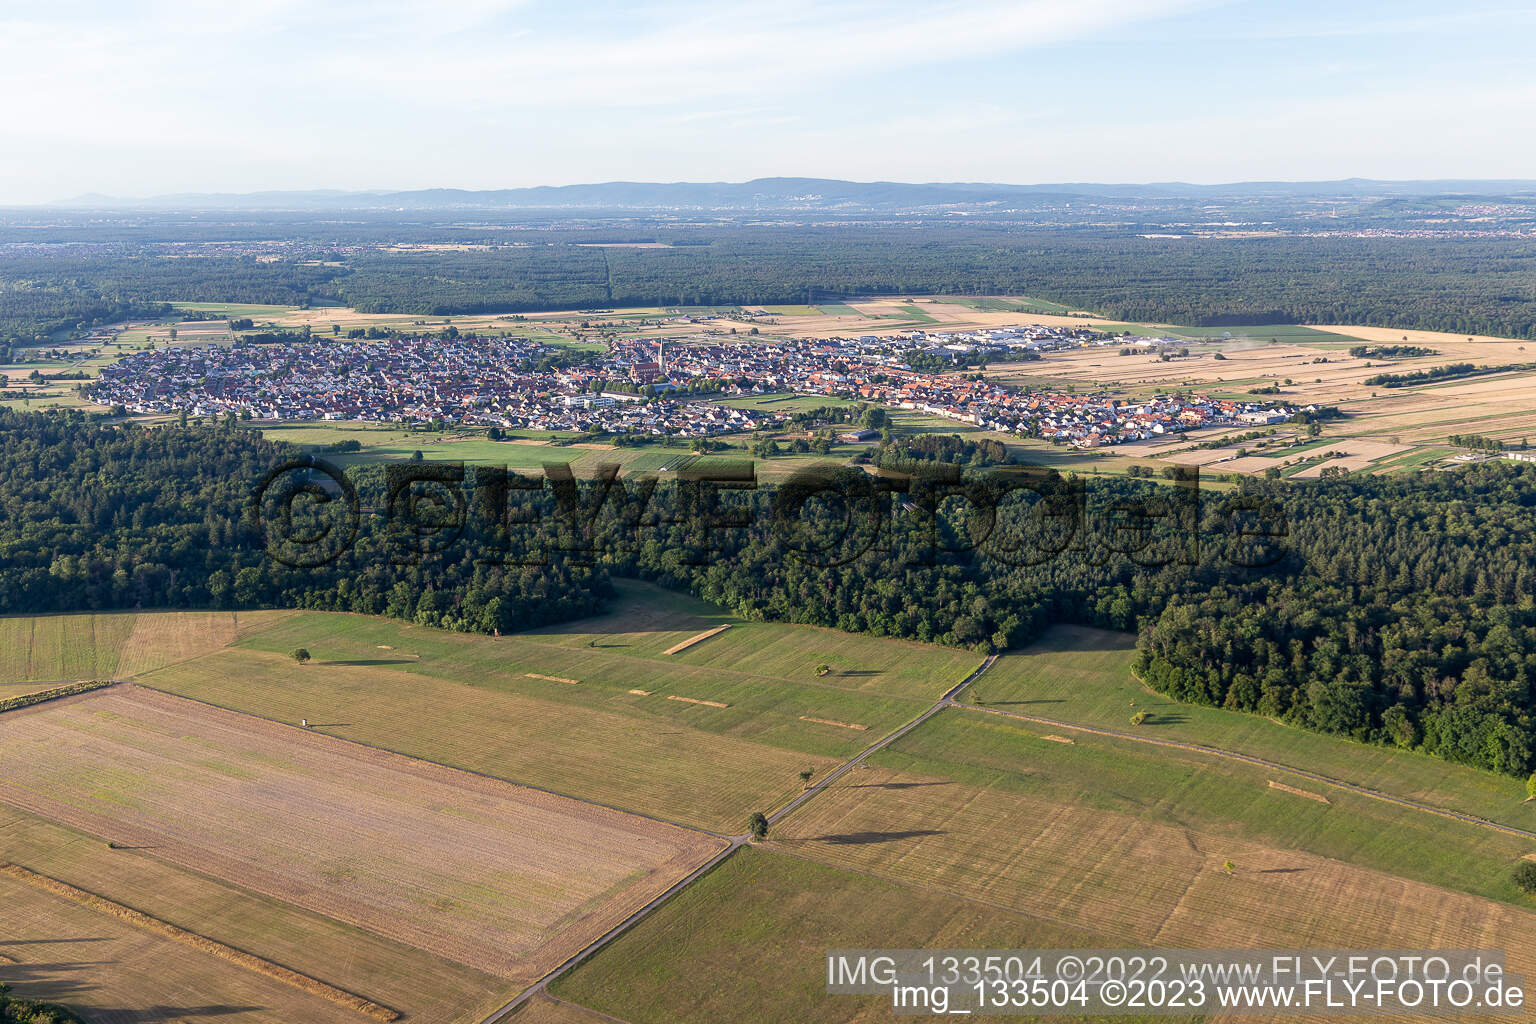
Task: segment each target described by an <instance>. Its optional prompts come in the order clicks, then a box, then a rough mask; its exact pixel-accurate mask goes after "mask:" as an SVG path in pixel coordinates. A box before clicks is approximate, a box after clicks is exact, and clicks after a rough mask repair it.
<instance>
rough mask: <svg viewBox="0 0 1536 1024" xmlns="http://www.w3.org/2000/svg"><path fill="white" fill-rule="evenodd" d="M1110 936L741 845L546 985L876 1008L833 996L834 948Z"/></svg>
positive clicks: (653, 1011) (661, 1012) (870, 1013)
mask: <svg viewBox="0 0 1536 1024" xmlns="http://www.w3.org/2000/svg"><path fill="white" fill-rule="evenodd" d="M1113 944H1114V943H1113V942H1111V941H1109V939H1108V938H1107V937H1106V936H1105V935H1099V934H1094V933H1090V932H1084V931H1080V930H1077V929H1073V928H1068V927H1064V926H1062V925H1058V924H1054V923H1051V922H1046V921H1042V920H1040V919H1039V918H1032V917H1028V916H1025V915H1021V914H1017V913H1013V912H1010V911H1009V910H1007V909H1005V908H1002V907H999V906H997V905H996V904H994V903H991V902H989V901H986V900H983V899H968V898H964V897H953V896H950V895H947V894H942V893H936V892H934V891H932V890H931V889H926V888H912V887H909V886H905V885H900V884H896V883H893V882H891V881H888V880H885V879H880V878H873V877H870V876H869V875H867V874H860V873H858V872H854V871H849V870H844V869H839V868H836V867H832V866H829V865H825V864H819V863H814V862H812V861H809V860H806V859H803V858H800V857H793V856H787V855H785V854H783V853H778V852H772V851H770V850H764V849H759V848H752V847H748V848H746V849H743V850H741V851H739V852H737V853H735V854H733V855H732V856H731V857H730V859H728V860H727V861H725V863H723V864H721V865H720V866H719V867H717V868H715V869H714V870H713V871H711V872H710V873H709V874H708V875H705V876H704V877H703V878H702V879H700V880H699V881H697V882H695V883H694V884H693V885H691V886H689V887H688V888H687V889H685V890H684V891H683V892H681V893H679V894H678V895H677V896H675V897H673V898H672V899H671V900H668V901H667V903H666V904H664V905H663V906H662V907H661V908H660V909H658V910H657V911H656V912H655V913H653V914H651V915H650V916H649V917H647V918H646V919H645V920H644V921H642V922H641V923H640V924H639V925H637V926H636V927H635V928H633V929H632V930H630V931H629V932H627V933H625V934H624V935H622V936H620V937H619V938H618V939H616V940H615V941H614V942H613V943H612V944H611V945H610V946H608V947H607V948H605V949H603V950H602V951H601V952H599V953H598V954H597V955H596V956H595V957H593V958H592V959H591V960H589V961H587V962H586V963H584V964H582V965H581V966H579V967H577V968H576V969H575V970H574V971H572V972H571V973H570V974H569V975H567V976H565V977H563V978H561V979H559V980H558V981H557V982H556V983H555V984H554V985H553V986H552V988H553V991H554V993H555V995H557V996H559V997H561V998H562V999H568V1000H571V1001H573V1002H576V1003H578V1004H581V1005H582V1006H588V1007H592V1008H593V1009H596V1010H599V1011H602V1012H604V1013H609V1014H613V1015H615V1016H622V1018H623V1019H624V1020H627V1021H629V1022H631V1024H653V1022H654V1024H672V1022H675V1021H680V1020H701V1021H703V1020H707V1021H718V1022H721V1024H733V1022H742V1024H747V1022H752V1024H756V1022H777V1021H783V1022H800V1021H826V1022H835V1021H871V1020H884V1019H886V1018H887V1017H888V1015H889V1014H890V1001H889V999H888V998H883V997H878V996H828V995H827V993H826V968H825V966H824V963H825V959H824V958H825V956H826V953H827V950H828V949H859V948H908V949H919V948H946V947H947V948H969V949H1028V948H1052V947H1055V948H1068V949H1071V948H1079V949H1080V948H1092V947H1095V946H1097V947H1101V948H1102V947H1105V946H1112V945H1113ZM513 1019H514V1020H520V1019H521V1018H513ZM532 1019H533V1020H535V1021H538V1020H540V1019H541V1018H537V1017H535V1018H532ZM1123 1019H1125V1020H1127V1021H1130V1020H1132V1019H1133V1018H1123ZM1164 1019H1165V1020H1166V1019H1168V1018H1164Z"/></svg>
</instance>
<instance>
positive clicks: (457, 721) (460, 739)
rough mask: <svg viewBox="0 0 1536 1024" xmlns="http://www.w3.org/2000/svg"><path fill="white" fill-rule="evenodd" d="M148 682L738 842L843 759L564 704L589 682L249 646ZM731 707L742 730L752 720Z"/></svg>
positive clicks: (610, 704)
mask: <svg viewBox="0 0 1536 1024" xmlns="http://www.w3.org/2000/svg"><path fill="white" fill-rule="evenodd" d="M543 674H546V675H554V674H556V673H553V672H548V673H543ZM568 678H579V677H575V676H571V677H568ZM144 682H145V684H146V685H149V686H154V687H156V688H159V689H163V690H166V691H168V692H173V693H180V694H184V695H186V696H190V697H194V698H196V699H198V700H205V701H209V702H211V703H214V704H218V705H220V706H223V707H229V708H234V709H237V710H240V711H244V712H247V713H250V714H254V715H260V716H262V717H266V718H271V719H274V720H277V721H282V722H290V723H292V722H298V721H299V720H300V719H301V718H309V719H310V720H311V721H312V722H315V723H317V724H316V725H315V726H314V728H315V729H316V730H317V731H321V732H325V733H329V734H333V735H336V736H342V737H346V738H347V739H352V740H356V741H359V742H362V743H367V744H370V745H374V746H379V747H383V748H386V749H389V750H395V751H399V752H400V753H403V754H407V755H410V756H412V757H420V758H425V759H428V760H432V761H437V762H440V763H443V764H447V765H452V766H454V767H457V768H463V769H467V770H469V771H474V772H480V773H483V774H485V775H490V776H494V777H496V778H501V779H508V780H511V781H514V782H519V783H523V784H525V785H530V786H537V787H539V788H541V789H547V790H550V791H552V792H557V793H563V794H567V795H569V796H576V797H580V798H583V799H587V800H593V801H596V802H598V803H602V804H607V805H610V806H617V807H624V808H626V809H628V810H634V811H638V812H640V813H643V814H648V815H652V816H655V817H658V818H662V819H665V820H669V821H677V822H681V823H684V824H688V825H694V826H697V827H701V828H708V829H713V830H715V831H720V832H729V833H734V832H736V831H737V830H739V829H740V828H741V826H742V819H743V815H744V814H746V813H750V810H751V809H753V808H762V807H769V808H771V807H774V806H777V805H778V804H781V803H783V802H784V801H786V800H788V799H789V798H790V797H792V796H793V795H794V794H795V793H798V792H799V791H800V788H801V786H800V782H799V779H798V778H797V775H798V773H799V772H800V771H801V770H803V769H806V768H810V769H813V770H815V771H817V772H818V773H819V772H823V771H825V770H827V769H829V768H831V767H832V766H833V765H834V764H835V763H836V762H837V758H836V757H833V756H828V755H815V754H807V753H803V752H797V751H794V750H789V749H784V748H781V747H777V746H772V745H769V744H767V743H763V742H755V741H753V740H749V739H743V738H739V737H737V736H734V735H729V734H721V733H719V732H714V731H711V730H710V729H709V728H706V726H710V725H712V724H713V723H712V722H711V719H712V718H718V716H719V715H720V713H721V712H720V710H719V709H716V708H710V707H706V706H700V705H692V704H686V703H682V702H677V701H669V700H667V699H666V698H665V696H663V695H662V694H659V693H652V694H649V695H644V696H642V695H635V694H629V693H627V692H624V691H620V692H618V693H614V694H613V695H612V696H611V698H610V699H609V700H607V701H606V702H605V703H606V705H607V706H603V705H602V704H596V705H594V706H582V705H580V704H578V703H574V702H573V701H562V700H560V699H557V698H558V696H559V695H560V693H561V692H564V693H574V694H580V693H582V692H583V691H586V690H587V689H589V687H588V685H587V684H586V683H585V682H583V683H581V684H580V685H577V686H570V685H567V684H565V683H559V682H551V681H547V680H541V679H529V678H526V677H519V678H518V680H517V681H516V682H513V683H508V684H501V685H498V684H494V683H487V684H471V683H465V682H459V681H456V680H451V679H443V678H440V677H436V676H430V675H426V674H423V673H406V672H398V671H390V670H387V669H378V668H370V667H367V666H347V665H313V664H312V665H308V666H304V667H303V668H300V667H298V666H295V665H294V664H293V662H292V661H291V660H289V659H287V658H286V657H285V656H283V655H274V654H266V653H262V652H257V651H239V650H236V651H226V652H222V653H220V654H217V655H212V656H210V657H208V658H205V659H202V660H199V661H197V662H188V663H184V664H181V665H176V666H173V667H170V668H167V669H164V670H162V671H160V672H156V673H154V674H153V675H152V676H150V677H148V678H147V679H145V680H144ZM632 688H633V689H639V690H643V689H645V688H644V687H640V686H636V687H632ZM535 693H537V694H539V696H534V694H535ZM732 711H735V715H736V720H737V721H740V720H741V718H742V717H743V713H742V712H741V711H740V710H737V709H726V713H731V712H732ZM321 716H323V717H321ZM785 724H786V725H788V724H789V723H788V721H786V722H785ZM794 724H796V725H799V726H800V730H801V731H802V732H804V733H806V734H807V736H811V731H812V730H817V731H818V732H819V733H837V734H839V735H838V737H837V738H838V739H840V740H843V743H844V744H845V745H846V744H848V743H849V741H847V740H845V739H843V734H844V732H845V731H844V730H834V729H830V728H827V727H820V726H815V725H813V724H808V723H801V722H796V723H794ZM811 738H815V737H814V736H812V737H811ZM839 749H840V750H841V749H846V746H840V748H839Z"/></svg>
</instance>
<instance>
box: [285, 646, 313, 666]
mask: <svg viewBox="0 0 1536 1024" xmlns="http://www.w3.org/2000/svg"><path fill="white" fill-rule="evenodd" d="M289 657H291V658H292V659H293V660H294V661H296V662H298V663H299V664H300V665H304V664H307V663H308V662H309V652H308V651H306V650H305V649H304V648H302V647H295V648H294V649H293V653H292V654H290V655H289Z"/></svg>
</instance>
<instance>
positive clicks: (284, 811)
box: [0, 686, 722, 983]
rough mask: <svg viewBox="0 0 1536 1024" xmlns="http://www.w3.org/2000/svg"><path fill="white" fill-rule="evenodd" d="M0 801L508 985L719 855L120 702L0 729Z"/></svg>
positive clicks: (97, 702) (625, 824)
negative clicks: (149, 850) (146, 850)
mask: <svg viewBox="0 0 1536 1024" xmlns="http://www.w3.org/2000/svg"><path fill="white" fill-rule="evenodd" d="M0 801H4V802H6V803H9V804H11V805H12V806H16V807H20V808H22V809H24V810H27V811H29V812H31V813H33V814H37V815H40V816H43V817H47V818H50V819H52V820H56V821H60V822H63V823H65V824H68V825H70V826H72V827H74V828H78V829H80V830H82V831H85V832H88V833H90V834H92V835H95V836H97V837H99V838H102V839H105V840H108V841H115V842H118V843H120V844H121V845H124V846H144V847H154V848H155V853H156V856H157V857H158V858H160V859H162V860H166V861H170V862H171V863H174V864H178V865H180V866H182V867H185V868H188V869H190V870H194V871H200V872H203V873H206V874H209V875H212V876H214V877H217V878H221V879H224V880H226V881H229V882H232V883H234V884H237V885H240V886H242V887H245V888H248V889H251V890H254V891H256V892H259V893H262V894H263V895H266V896H270V897H273V898H275V899H280V900H284V901H286V902H289V903H292V904H295V905H298V906H303V907H306V908H308V909H311V910H314V911H315V912H317V913H321V914H324V915H326V916H328V917H332V918H335V919H336V920H338V921H344V922H346V923H349V924H352V925H355V926H357V927H360V928H364V929H366V930H368V931H372V932H374V933H375V934H378V935H383V936H385V937H388V938H393V939H396V940H397V941H400V942H404V943H406V944H408V945H412V946H416V947H417V948H419V949H425V950H427V951H429V952H432V953H435V954H437V955H439V956H442V957H444V958H446V959H450V960H453V961H455V962H457V963H461V964H465V965H466V966H470V967H474V968H476V969H478V970H482V971H485V972H487V973H491V974H495V975H497V976H498V977H503V978H506V979H508V980H510V981H513V982H517V983H527V982H530V981H532V980H534V979H536V978H537V977H538V976H539V975H541V974H542V973H543V972H544V971H546V970H548V969H549V968H550V967H552V966H554V965H555V964H557V963H559V962H560V961H561V960H563V959H565V958H566V957H567V956H570V955H571V954H572V953H574V952H575V951H577V950H579V949H580V948H581V947H582V946H583V945H585V944H586V943H587V942H588V941H590V940H591V939H592V938H593V937H595V936H596V935H598V934H601V933H602V932H603V931H604V930H606V929H607V928H608V927H611V926H612V925H613V924H615V923H617V922H618V921H620V920H622V919H623V917H624V916H626V915H627V914H628V913H630V912H632V911H633V910H634V909H636V908H638V907H640V906H642V905H644V904H645V902H647V901H648V900H649V899H651V898H652V897H654V896H655V895H657V894H658V893H659V892H661V891H664V890H665V889H666V888H667V887H668V886H669V885H671V884H672V883H674V882H675V881H677V880H678V879H679V878H681V877H683V876H684V875H686V874H687V873H688V872H689V871H691V870H693V869H694V868H695V867H697V866H698V865H699V864H700V863H702V862H703V861H704V860H706V859H707V858H708V857H709V856H710V855H712V854H713V853H715V852H716V851H717V850H719V849H720V848H721V845H722V844H721V841H719V840H715V839H711V838H709V837H706V836H704V835H702V834H700V833H697V832H689V831H686V830H683V829H679V828H676V827H673V826H669V825H664V824H661V823H659V822H654V821H649V820H646V819H643V818H639V817H636V816H634V815H626V814H623V813H620V812H617V811H612V810H609V809H606V808H600V807H596V806H593V805H591V804H583V803H580V802H577V801H573V800H568V799H565V798H562V797H556V796H551V795H549V794H547V793H541V792H538V791H534V790H529V789H525V788H521V787H517V786H511V785H508V784H506V783H504V782H500V781H497V780H493V779H488V778H484V777H481V776H475V775H470V774H466V773H463V772H457V771H453V770H452V769H448V768H442V767H440V766H437V765H432V764H428V763H425V762H420V761H413V760H411V759H409V758H405V757H401V756H399V755H396V754H390V753H387V752H384V751H379V750H374V749H370V748H367V747H361V746H358V745H356V744H349V743H345V742H343V741H340V740H337V739H333V738H331V737H326V736H321V735H316V734H314V733H311V732H307V731H304V730H301V729H296V728H290V727H286V726H280V725H275V724H273V723H270V722H266V721H262V720H260V719H253V718H250V717H249V716H244V715H238V714H235V713H232V712H228V711H224V710H221V709H218V708H214V707H211V706H209V705H205V704H199V703H197V702H194V701H188V700H184V699H181V698H177V697H171V696H167V695H165V694H162V693H158V692H155V691H152V690H144V689H140V688H136V687H127V686H124V687H116V688H112V689H108V690H98V691H95V692H94V693H91V694H86V695H84V696H80V697H70V698H64V699H63V700H59V701H54V702H51V703H48V704H41V705H37V706H36V707H33V708H27V709H23V710H21V711H17V712H13V713H11V714H8V715H6V716H4V717H3V718H0Z"/></svg>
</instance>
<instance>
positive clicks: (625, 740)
mask: <svg viewBox="0 0 1536 1024" xmlns="http://www.w3.org/2000/svg"><path fill="white" fill-rule="evenodd" d="M727 623H729V624H731V628H730V629H728V630H726V631H724V632H723V633H720V634H718V635H715V636H712V637H710V638H708V639H706V640H703V641H702V642H699V643H696V644H694V645H692V646H690V647H688V648H686V649H685V650H681V651H679V652H678V653H676V654H672V655H667V654H665V653H664V652H665V651H667V650H669V649H671V648H672V647H674V646H676V645H678V644H680V643H682V642H684V641H687V640H689V639H691V638H693V637H696V636H698V635H699V634H701V633H704V632H706V631H708V630H711V629H713V628H715V627H717V626H719V625H723V624H727ZM299 646H303V647H305V648H306V649H307V650H309V651H310V652H311V654H312V656H313V658H314V661H312V662H311V663H310V664H308V665H302V666H301V665H298V664H296V663H294V662H293V660H292V659H291V658H289V657H288V652H289V651H291V650H292V649H293V648H295V647H299ZM980 661H981V659H980V657H979V656H978V655H974V654H969V653H967V652H962V651H955V650H951V649H948V648H942V647H935V646H925V645H920V644H911V643H904V642H900V641H889V640H883V639H880V638H875V637H867V636H849V635H844V634H840V633H834V632H832V631H830V630H823V629H817V628H813V627H803V626H789V625H783V624H771V623H752V622H741V621H739V620H735V619H733V618H732V617H730V616H727V615H725V614H724V613H722V612H721V611H720V610H719V609H716V608H713V607H711V606H709V605H707V604H704V603H703V602H699V601H695V600H693V599H692V598H689V597H687V596H685V595H678V594H675V593H672V592H670V591H665V590H661V589H659V588H656V587H652V586H649V585H646V584H640V583H621V596H620V600H619V601H618V602H617V605H616V611H615V612H614V613H613V614H610V615H606V616H601V617H598V618H595V619H589V620H584V621H581V622H576V623H567V624H564V625H561V626H555V627H547V628H545V629H542V630H537V631H534V632H530V633H521V634H516V635H511V636H503V637H499V638H491V637H483V636H472V635H467V634H458V633H449V632H445V631H440V630H434V629H428V628H425V627H418V626H411V625H407V624H403V623H399V622H395V621H392V620H387V619H376V618H370V617H366V616H357V615H341V614H334V613H318V612H306V613H301V614H298V615H295V616H293V617H291V618H289V619H285V620H283V621H281V622H277V623H275V624H274V625H273V626H272V627H271V628H270V629H269V630H266V631H264V632H261V633H258V634H255V635H252V636H250V637H249V638H248V639H246V640H244V641H242V642H241V644H240V645H239V646H237V647H233V648H227V649H224V650H221V651H218V652H215V653H212V654H209V655H206V656H204V657H202V658H198V659H194V660H191V661H185V662H180V663H178V664H175V665H171V666H168V667H167V668H164V669H161V670H158V671H156V672H152V673H149V674H147V675H145V676H142V677H140V681H141V682H142V683H143V684H144V685H147V686H151V687H154V688H156V689H161V690H165V691H167V692H172V693H177V694H181V695H183V696H189V697H193V698H195V699H198V700H203V701H208V702H209V703H212V704H216V705H219V706H222V707H227V708H232V709H234V710H238V711H244V712H248V713H251V714H255V715H259V716H262V717H265V718H270V719H274V720H277V721H283V722H289V723H295V722H298V721H299V720H300V719H301V718H308V719H310V720H311V721H312V722H313V723H315V728H316V729H317V730H318V731H321V732H326V733H332V734H334V735H337V736H342V737H345V738H348V739H353V740H358V741H361V742H364V743H368V744H371V745H375V746H380V747H384V748H387V749H391V750H395V751H398V752H400V753H403V754H407V755H410V756H413V757H422V758H426V759H429V760H433V761H439V762H442V763H445V764H450V765H453V766H455V767H460V768H467V769H469V770H472V771H476V772H482V773H485V774H487V775H492V776H496V777H498V778H504V779H508V780H510V781H514V782H520V783H524V784H527V785H533V786H538V787H540V788H544V789H549V790H551V791H554V792H558V793H564V794H567V795H571V796H578V797H582V798H585V799H590V800H595V801H597V802H599V803H603V804H608V805H612V806H619V807H623V808H626V809H630V810H636V811H640V812H642V813H645V814H650V815H654V816H656V817H659V818H662V819H665V820H669V821H677V822H680V823H683V824H688V825H694V826H698V827H703V828H708V829H712V830H716V831H723V832H728V833H734V832H736V831H738V830H739V829H740V828H741V820H742V818H743V816H744V815H745V814H746V813H749V812H750V811H751V810H752V809H755V808H766V809H772V808H773V807H776V806H778V805H780V804H782V803H783V802H784V801H786V800H788V799H789V798H790V797H791V796H793V795H794V794H795V793H796V792H798V791H799V790H800V788H801V783H800V781H799V779H798V774H799V772H800V771H802V770H805V769H811V770H814V771H816V772H818V773H819V772H822V771H825V770H826V769H828V768H830V767H832V766H833V765H834V764H836V763H837V762H838V761H841V760H845V759H846V758H848V757H851V756H853V754H855V753H857V752H858V751H859V750H861V749H862V748H863V747H864V746H866V745H868V744H869V743H870V742H872V741H873V740H874V739H875V738H878V737H879V736H880V735H882V734H883V733H884V732H888V731H890V730H891V729H894V728H896V727H897V726H899V725H901V724H904V723H905V722H907V721H909V720H910V719H911V718H913V717H915V716H916V715H917V714H918V713H920V712H921V711H922V710H924V709H925V708H926V707H927V706H928V704H929V703H930V702H931V701H932V700H934V699H936V698H937V697H938V696H939V695H940V694H941V693H943V692H944V691H945V690H946V689H948V688H949V687H951V686H953V685H954V684H955V683H957V682H959V681H960V680H961V679H963V678H965V677H966V676H967V675H968V674H969V673H970V672H971V671H972V670H973V669H974V668H975V667H976V666H977V665H979V664H980ZM820 664H826V665H828V666H829V671H828V673H827V675H825V676H817V675H816V674H815V670H816V668H817V666H818V665H820ZM572 681H574V682H572ZM669 697H677V698H683V699H678V700H671V699H668V698H669ZM701 702H707V703H701ZM722 704H723V705H726V706H724V707H721V706H718V705H722ZM401 723H409V724H408V727H404V728H402V725H401ZM858 726H863V728H857V727H858ZM700 778H708V779H709V780H710V784H709V785H708V786H700V785H699V784H698V779H700Z"/></svg>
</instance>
